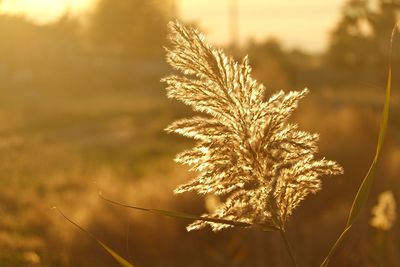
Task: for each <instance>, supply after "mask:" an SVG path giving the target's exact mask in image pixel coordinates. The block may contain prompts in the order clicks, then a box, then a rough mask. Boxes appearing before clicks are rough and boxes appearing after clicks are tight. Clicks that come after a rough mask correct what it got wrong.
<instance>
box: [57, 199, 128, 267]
mask: <svg viewBox="0 0 400 267" xmlns="http://www.w3.org/2000/svg"><path fill="white" fill-rule="evenodd" d="M53 209H55V210H56V211H57V212H58V213H59V214H60V215H61V216H62V217H63V218H64V219H65V220H67V221H68V222H69V223H71V224H72V225H74V226H75V227H76V228H78V229H79V230H81V231H82V232H84V233H85V234H87V235H88V236H89V237H90V238H92V239H93V240H94V241H96V243H97V244H99V245H100V247H101V248H103V249H104V250H105V251H106V252H108V254H110V255H111V257H113V258H114V260H115V261H116V262H118V263H119V264H120V265H121V266H122V267H134V266H133V265H132V264H131V263H129V262H128V261H127V260H125V259H124V258H122V257H121V256H120V255H119V254H118V253H116V252H115V251H114V250H112V249H111V248H110V247H109V246H107V245H106V244H104V243H103V242H102V241H101V240H99V239H98V238H96V237H95V236H94V235H93V234H92V233H90V232H89V231H87V230H86V229H84V228H83V227H81V226H80V225H79V224H77V223H76V222H74V221H72V220H71V219H70V218H68V217H67V216H66V215H65V214H64V213H63V212H62V211H61V210H59V209H58V208H57V207H53Z"/></svg>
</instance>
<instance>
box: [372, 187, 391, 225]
mask: <svg viewBox="0 0 400 267" xmlns="http://www.w3.org/2000/svg"><path fill="white" fill-rule="evenodd" d="M372 215H373V217H372V219H371V221H370V225H371V226H373V227H375V228H377V229H381V230H384V231H388V230H390V229H391V228H392V226H393V224H394V222H395V221H396V217H397V214H396V200H395V199H394V196H393V193H392V191H389V190H388V191H385V192H382V193H381V194H380V195H379V196H378V203H377V204H376V205H375V206H374V207H373V208H372Z"/></svg>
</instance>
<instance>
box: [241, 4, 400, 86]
mask: <svg viewBox="0 0 400 267" xmlns="http://www.w3.org/2000/svg"><path fill="white" fill-rule="evenodd" d="M399 11H400V1H399V0H348V1H347V2H345V4H344V5H343V8H342V11H341V16H340V20H339V21H338V23H337V24H336V26H335V27H334V29H333V30H332V31H331V32H330V39H329V44H328V48H327V50H326V51H325V52H324V53H323V54H320V55H311V54H307V53H305V52H302V51H299V50H296V49H295V50H284V49H283V48H282V46H281V45H280V44H279V42H277V41H276V40H274V39H269V40H267V41H265V42H264V43H261V44H255V43H250V45H249V46H248V47H247V51H249V53H251V54H250V55H251V56H252V62H253V64H254V67H255V69H256V74H257V75H259V77H260V78H261V77H262V75H263V76H264V77H265V81H266V83H267V84H269V85H271V86H272V87H274V88H287V87H288V86H294V87H298V86H300V87H302V86H304V85H307V86H310V87H313V88H315V87H316V88H319V87H324V86H330V87H334V88H347V87H349V86H350V87H351V86H356V87H366V88H377V87H379V88H381V87H382V85H384V84H385V80H386V74H387V65H388V56H389V46H390V37H391V32H392V29H393V27H394V25H395V23H396V21H397V19H398V18H399ZM395 37H396V36H395ZM397 38H398V37H397ZM397 38H396V39H397ZM398 47H399V45H398V41H396V40H395V42H394V46H393V55H392V65H393V69H394V70H399V67H400V53H399V51H400V50H399V48H398ZM259 67H260V69H258V68H259ZM258 71H261V72H262V73H263V74H261V73H258ZM271 82H272V83H273V84H270V83H271ZM304 83H306V84H304Z"/></svg>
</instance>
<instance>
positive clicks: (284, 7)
mask: <svg viewBox="0 0 400 267" xmlns="http://www.w3.org/2000/svg"><path fill="white" fill-rule="evenodd" d="M95 1H96V0H3V3H2V4H1V7H0V11H1V12H3V13H4V12H6V13H7V12H8V13H24V14H26V15H27V16H29V17H30V18H32V19H34V20H36V21H39V22H47V21H51V20H54V19H56V18H58V17H59V16H60V15H61V14H63V12H64V11H65V10H69V11H70V12H71V13H73V14H80V15H82V16H83V15H84V14H85V12H88V11H90V7H91V6H92V5H93V3H94V2H95ZM237 2H238V6H239V39H240V42H241V43H242V44H243V43H245V42H246V41H247V40H248V39H249V38H252V39H255V40H258V41H259V40H263V39H265V38H267V37H268V36H274V37H276V38H278V39H279V40H281V41H282V43H283V44H284V45H285V46H287V47H300V48H303V49H305V50H307V51H311V52H318V51H322V50H323V49H324V48H325V46H326V43H327V41H328V36H329V30H330V29H332V28H333V26H334V25H335V23H336V22H337V20H338V18H339V12H340V8H341V6H342V5H343V3H344V2H345V0H324V1H321V0H304V1H300V0H296V1H293V0H237ZM229 3H230V0H220V1H216V0H176V4H177V11H178V15H179V16H180V17H181V18H182V19H184V20H186V21H192V22H197V23H198V24H199V25H200V26H201V27H202V29H203V30H204V31H206V33H207V36H208V38H209V39H210V40H211V41H213V42H216V43H218V44H220V45H224V44H227V43H228V42H229V38H230V37H229V16H228V14H229Z"/></svg>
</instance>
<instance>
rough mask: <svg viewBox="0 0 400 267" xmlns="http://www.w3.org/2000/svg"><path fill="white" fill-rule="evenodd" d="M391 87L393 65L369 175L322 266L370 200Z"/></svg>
mask: <svg viewBox="0 0 400 267" xmlns="http://www.w3.org/2000/svg"><path fill="white" fill-rule="evenodd" d="M394 32H395V29H394V30H393V34H394ZM390 54H391V53H390ZM391 88H392V71H391V66H390V65H389V70H388V78H387V84H386V97H385V104H384V107H383V111H382V119H381V124H380V129H379V137H378V144H377V146H376V152H375V157H374V159H373V161H372V163H371V166H370V168H369V170H368V172H367V175H366V176H365V178H364V180H363V181H362V183H361V185H360V187H359V188H358V191H357V194H356V197H355V198H354V201H353V204H352V206H351V209H350V213H349V216H348V219H347V223H346V226H345V228H344V230H343V232H342V233H341V234H340V236H339V238H338V239H337V240H336V242H335V244H334V245H333V246H332V248H331V249H330V251H329V253H328V255H327V256H326V258H325V259H324V261H323V262H322V264H321V265H320V267H326V266H328V264H329V260H330V257H331V256H332V254H333V253H334V252H335V250H336V249H337V247H338V245H339V244H340V243H341V242H342V240H343V238H344V236H345V235H346V234H347V232H348V231H349V230H350V228H351V227H352V226H353V223H354V222H355V220H356V219H357V217H358V215H359V214H360V211H361V210H362V208H363V207H364V206H365V203H366V202H367V200H368V196H369V193H370V190H371V186H372V183H373V181H374V177H375V170H376V164H377V162H378V159H379V156H380V153H381V150H382V147H383V143H384V141H385V136H386V132H387V126H388V120H389V108H390V93H391Z"/></svg>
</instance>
